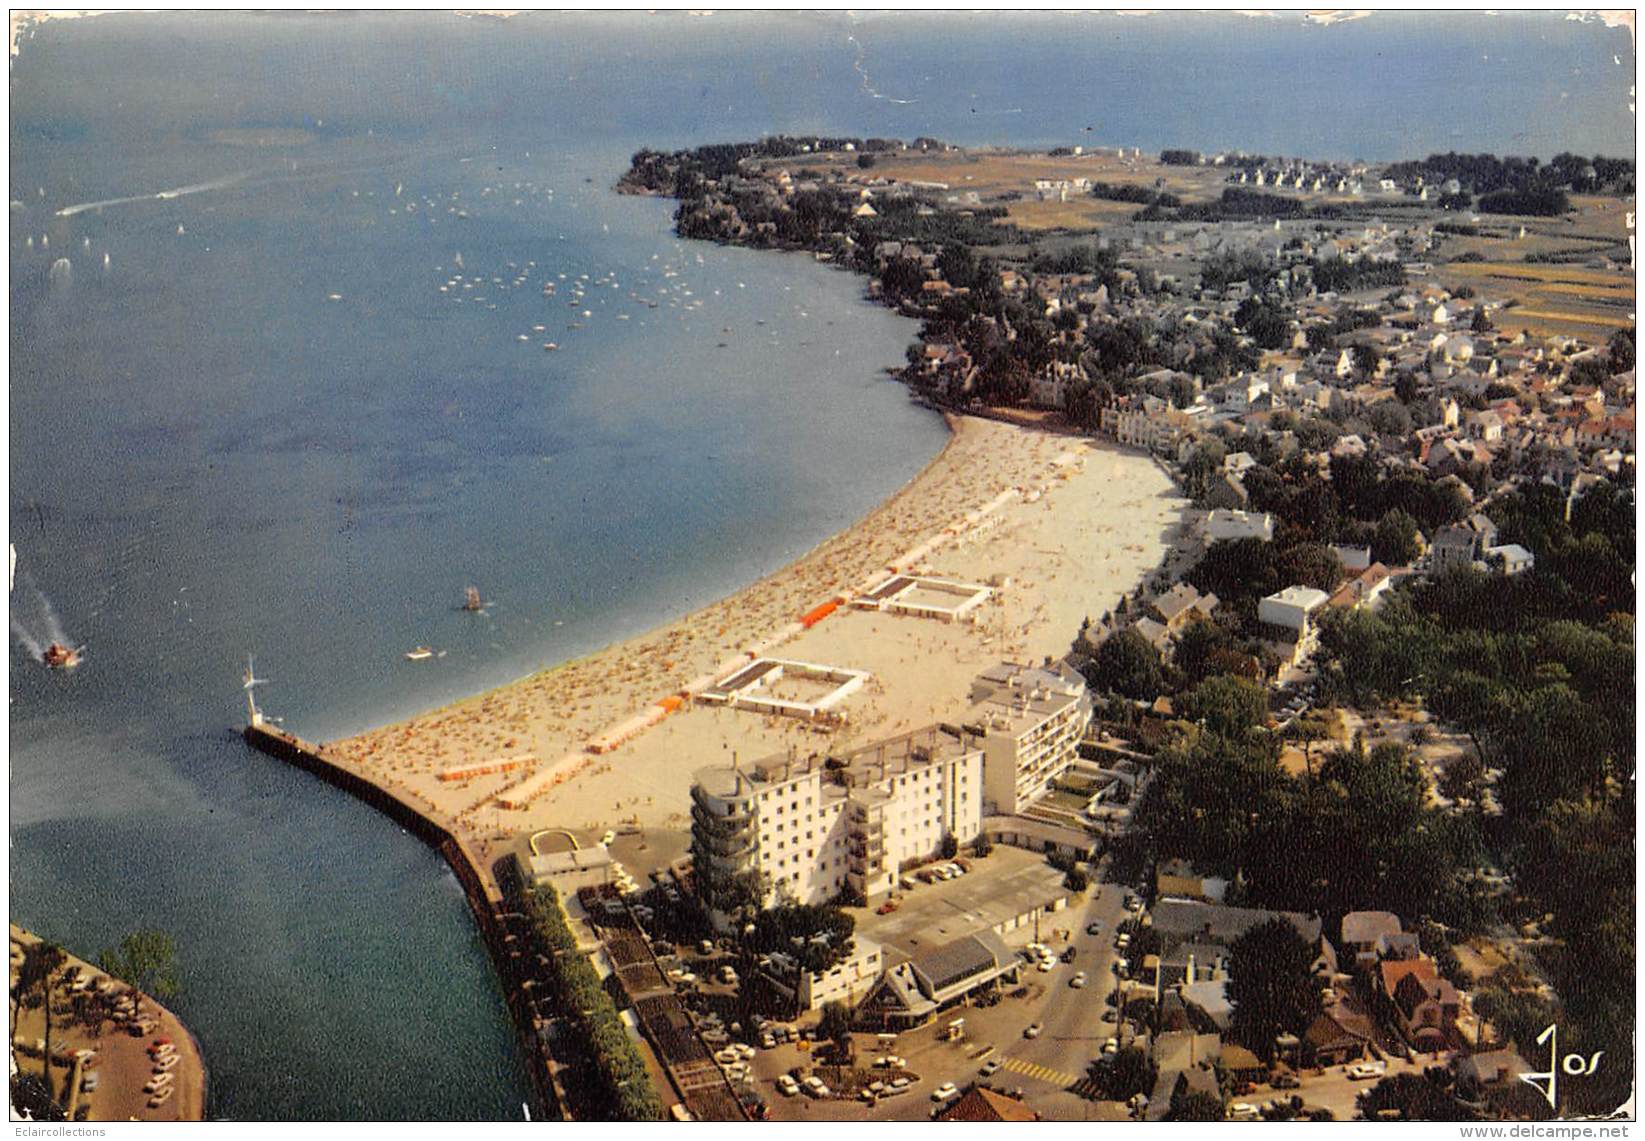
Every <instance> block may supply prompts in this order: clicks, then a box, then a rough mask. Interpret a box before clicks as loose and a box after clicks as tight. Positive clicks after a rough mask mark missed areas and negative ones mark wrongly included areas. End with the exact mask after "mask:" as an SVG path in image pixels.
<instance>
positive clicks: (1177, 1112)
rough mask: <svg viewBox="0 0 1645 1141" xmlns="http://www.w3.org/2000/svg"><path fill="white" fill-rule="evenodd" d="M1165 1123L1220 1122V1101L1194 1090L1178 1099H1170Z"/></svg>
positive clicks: (1221, 1113) (1221, 1115) (1221, 1116)
mask: <svg viewBox="0 0 1645 1141" xmlns="http://www.w3.org/2000/svg"><path fill="white" fill-rule="evenodd" d="M1165 1120H1167V1121H1221V1120H1223V1111H1222V1101H1221V1100H1220V1099H1219V1098H1215V1097H1212V1096H1211V1095H1210V1094H1208V1093H1200V1092H1199V1091H1198V1090H1194V1091H1191V1092H1188V1093H1185V1094H1183V1095H1182V1096H1180V1097H1173V1098H1172V1099H1171V1111H1170V1112H1169V1113H1167V1114H1166V1115H1165Z"/></svg>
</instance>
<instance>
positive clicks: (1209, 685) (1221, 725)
mask: <svg viewBox="0 0 1645 1141" xmlns="http://www.w3.org/2000/svg"><path fill="white" fill-rule="evenodd" d="M1180 705H1181V713H1182V716H1183V717H1184V718H1186V719H1187V720H1189V721H1197V722H1199V723H1200V724H1201V725H1203V726H1204V727H1205V730H1206V732H1209V733H1220V734H1222V735H1223V736H1226V737H1242V736H1244V735H1245V734H1246V733H1247V732H1249V731H1250V730H1252V729H1255V728H1256V727H1258V726H1259V725H1261V724H1262V723H1263V721H1264V720H1266V719H1267V717H1268V692H1267V691H1266V690H1265V689H1263V688H1262V687H1261V686H1260V685H1257V684H1256V683H1254V682H1249V681H1246V680H1245V679H1244V678H1241V677H1232V676H1230V675H1227V674H1218V675H1216V676H1214V677H1208V678H1206V679H1205V680H1204V681H1202V682H1200V683H1199V685H1197V686H1195V687H1194V688H1193V689H1191V690H1189V691H1188V692H1187V693H1185V694H1183V695H1182V698H1181V702H1180Z"/></svg>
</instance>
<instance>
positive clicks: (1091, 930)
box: [1085, 919, 1102, 935]
mask: <svg viewBox="0 0 1645 1141" xmlns="http://www.w3.org/2000/svg"><path fill="white" fill-rule="evenodd" d="M1085 933H1086V934H1087V935H1101V934H1102V920H1100V919H1097V920H1093V921H1092V922H1090V923H1087V924H1086V925H1085Z"/></svg>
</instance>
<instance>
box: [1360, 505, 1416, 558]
mask: <svg viewBox="0 0 1645 1141" xmlns="http://www.w3.org/2000/svg"><path fill="white" fill-rule="evenodd" d="M1420 534H1421V529H1420V528H1419V527H1418V526H1417V521H1416V520H1415V519H1413V518H1412V517H1411V516H1410V514H1409V513H1408V512H1405V511H1401V510H1400V509H1399V508H1398V507H1392V508H1389V509H1388V510H1387V511H1385V512H1383V514H1382V518H1381V519H1378V520H1377V527H1376V531H1375V532H1374V534H1373V537H1372V539H1371V557H1372V558H1374V559H1375V560H1376V561H1377V562H1379V563H1382V564H1384V565H1386V566H1390V567H1403V566H1409V565H1410V564H1411V563H1414V562H1415V561H1416V559H1417V556H1418V555H1420V554H1421V553H1422V546H1421V544H1420V543H1419V542H1418V536H1419V535H1420Z"/></svg>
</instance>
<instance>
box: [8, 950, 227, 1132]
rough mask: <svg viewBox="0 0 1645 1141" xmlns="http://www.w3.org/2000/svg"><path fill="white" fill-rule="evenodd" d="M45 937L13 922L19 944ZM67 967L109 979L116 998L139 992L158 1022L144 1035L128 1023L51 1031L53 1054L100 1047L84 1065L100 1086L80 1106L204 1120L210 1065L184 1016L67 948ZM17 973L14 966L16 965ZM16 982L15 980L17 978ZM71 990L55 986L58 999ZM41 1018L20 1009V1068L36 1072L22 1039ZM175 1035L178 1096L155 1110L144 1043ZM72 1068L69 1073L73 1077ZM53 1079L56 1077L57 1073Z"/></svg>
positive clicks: (91, 1117) (96, 1117)
mask: <svg viewBox="0 0 1645 1141" xmlns="http://www.w3.org/2000/svg"><path fill="white" fill-rule="evenodd" d="M40 941H41V939H40V936H39V935H37V934H35V933H34V932H32V931H28V930H25V929H24V928H21V927H19V926H17V925H16V924H12V925H11V942H12V943H13V945H16V946H24V945H27V944H32V943H38V942H40ZM64 955H65V958H64V961H63V968H62V969H63V970H64V971H67V970H68V969H69V968H78V970H79V973H80V975H81V976H82V977H86V978H90V979H92V980H97V981H103V980H106V981H107V983H108V984H109V985H110V987H111V990H110V991H109V994H110V996H111V997H119V996H122V995H136V996H138V997H139V1000H140V1003H141V1005H142V1006H143V1007H145V1008H147V1011H148V1012H149V1016H150V1017H151V1018H152V1021H153V1023H154V1026H153V1030H152V1033H150V1034H145V1035H143V1036H142V1037H133V1036H132V1035H130V1034H128V1033H127V1032H126V1031H125V1028H124V1026H123V1025H110V1027H109V1029H107V1030H106V1031H104V1030H103V1029H102V1028H101V1024H99V1029H98V1030H97V1031H96V1032H94V1033H91V1034H89V1035H88V1032H87V1029H86V1027H85V1026H83V1025H80V1024H77V1023H73V1022H70V1023H66V1024H58V1025H56V1029H55V1031H54V1033H53V1035H52V1049H53V1052H54V1053H57V1052H60V1051H63V1050H68V1051H69V1053H70V1056H71V1057H72V1054H73V1051H74V1050H77V1049H81V1048H90V1049H92V1050H95V1051H96V1056H95V1058H93V1059H91V1061H92V1064H91V1065H89V1066H87V1067H86V1068H85V1071H84V1072H86V1073H88V1074H90V1073H95V1074H97V1075H98V1076H99V1079H100V1080H99V1085H98V1088H97V1090H96V1091H95V1092H93V1093H89V1094H87V1093H82V1094H80V1095H79V1098H78V1099H77V1100H78V1104H79V1105H81V1106H89V1107H94V1108H96V1109H98V1110H100V1111H101V1112H97V1113H88V1115H87V1117H86V1120H88V1121H125V1120H127V1119H128V1118H129V1119H130V1120H133V1121H138V1120H143V1121H204V1120H205V1108H206V1089H207V1081H208V1077H209V1075H208V1072H207V1069H206V1063H205V1052H204V1051H203V1050H202V1049H201V1047H200V1041H199V1039H198V1038H196V1037H195V1036H194V1032H193V1031H192V1030H190V1029H189V1028H188V1027H187V1026H186V1025H184V1023H183V1021H182V1019H180V1018H178V1017H177V1015H176V1014H175V1013H174V1012H173V1011H172V1010H171V1009H170V1008H168V1007H166V1006H165V1005H163V1004H162V1003H161V1002H160V1001H159V1000H157V999H155V998H154V997H153V996H152V995H149V994H146V993H144V992H142V991H140V990H138V989H137V988H136V987H133V986H129V985H128V984H126V983H123V982H121V981H120V980H118V979H114V978H111V977H110V976H108V975H106V974H105V973H104V972H103V971H101V970H99V969H98V968H97V967H96V966H95V965H94V964H92V963H90V962H87V961H86V960H84V959H81V958H79V957H78V956H76V955H74V954H71V953H69V952H67V951H65V952H64ZM13 969H14V971H15V968H13ZM13 985H14V986H15V980H14V982H13ZM67 993H69V992H68V989H67V986H66V984H63V983H62V979H61V975H59V985H58V986H57V987H56V988H54V990H53V997H54V998H57V999H61V998H63V997H64V996H65V995H66V994H67ZM37 1018H38V1010H29V1011H24V1012H21V1013H20V1015H19V1017H18V1024H17V1044H16V1045H15V1049H16V1053H17V1055H19V1056H20V1057H21V1058H22V1059H23V1060H22V1061H21V1062H19V1063H18V1065H19V1067H20V1070H21V1072H25V1073H27V1072H37V1071H38V1063H37V1059H38V1058H39V1054H38V1053H37V1052H32V1051H31V1050H26V1049H24V1048H23V1047H22V1045H21V1043H22V1042H26V1041H28V1039H29V1037H30V1036H31V1035H32V1036H34V1037H39V1035H38V1034H33V1031H32V1030H26V1029H25V1027H33V1026H34V1025H35V1023H36V1020H37ZM163 1038H164V1039H170V1040H171V1042H172V1045H173V1046H174V1047H175V1048H176V1053H177V1057H178V1059H179V1061H178V1063H177V1065H176V1067H175V1071H174V1072H175V1073H176V1074H177V1080H176V1081H175V1082H174V1083H173V1086H174V1088H175V1090H176V1093H175V1096H173V1097H172V1098H170V1099H168V1102H167V1104H165V1105H162V1106H160V1107H159V1108H156V1109H150V1108H148V1106H147V1104H146V1103H147V1101H148V1096H149V1095H148V1094H146V1093H143V1092H142V1091H141V1085H142V1083H143V1082H145V1081H147V1080H148V1076H149V1075H148V1070H149V1068H150V1062H151V1060H150V1058H149V1057H148V1055H147V1053H146V1052H145V1051H146V1048H145V1045H144V1043H145V1041H147V1042H155V1041H158V1040H160V1039H163ZM73 1073H74V1071H73V1070H72V1068H71V1069H70V1070H69V1072H68V1074H67V1075H65V1076H70V1077H71V1076H72V1075H73ZM53 1078H54V1083H55V1081H56V1080H57V1075H55V1074H54V1075H53Z"/></svg>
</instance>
